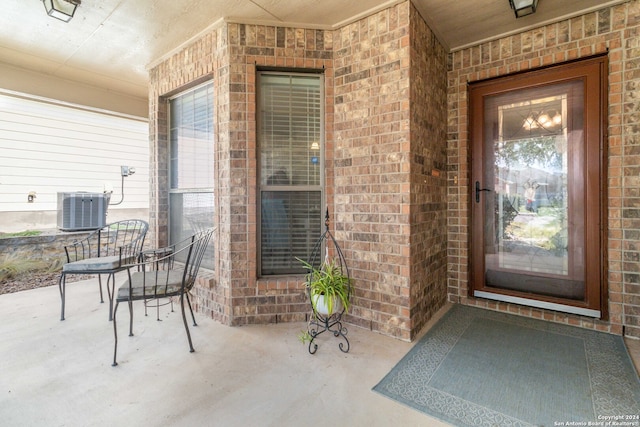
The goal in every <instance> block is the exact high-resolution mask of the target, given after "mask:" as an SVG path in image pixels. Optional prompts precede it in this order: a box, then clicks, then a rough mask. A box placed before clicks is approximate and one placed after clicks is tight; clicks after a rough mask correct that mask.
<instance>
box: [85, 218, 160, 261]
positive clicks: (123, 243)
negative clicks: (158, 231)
mask: <svg viewBox="0 0 640 427" xmlns="http://www.w3.org/2000/svg"><path fill="white" fill-rule="evenodd" d="M148 230H149V224H148V223H147V222H146V221H143V220H141V219H128V220H124V221H118V222H114V223H111V224H107V225H105V226H104V227H102V228H101V229H99V230H98V233H97V234H98V235H97V238H98V256H99V257H100V256H113V255H121V256H122V257H123V258H124V257H135V256H138V255H139V254H140V252H142V248H143V246H144V239H145V237H146V235H147V231H148Z"/></svg>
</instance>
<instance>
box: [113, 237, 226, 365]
mask: <svg viewBox="0 0 640 427" xmlns="http://www.w3.org/2000/svg"><path fill="white" fill-rule="evenodd" d="M213 230H214V229H213V228H209V229H206V230H202V231H199V232H197V233H196V234H194V235H193V236H191V237H188V238H187V239H184V240H183V241H181V242H179V243H176V244H175V245H170V246H168V247H165V248H160V249H156V250H155V251H145V254H144V258H145V260H144V261H142V262H139V263H135V264H131V265H128V266H127V279H126V280H125V282H124V283H123V284H122V285H121V286H120V287H119V289H118V293H117V294H116V297H115V301H116V304H115V307H114V309H113V336H114V347H113V366H116V365H117V364H118V363H117V361H116V355H117V351H118V328H117V324H116V313H117V312H118V305H119V304H120V303H121V302H127V303H128V304H129V336H133V301H143V302H144V304H145V310H146V305H147V303H149V302H151V301H153V302H154V304H155V306H156V307H158V306H159V302H158V301H159V300H160V299H165V298H167V299H168V303H170V304H172V311H173V298H176V297H178V298H179V299H180V309H181V311H182V320H183V322H184V328H185V330H186V332H187V340H188V342H189V351H190V352H193V351H194V349H193V343H192V341H191V334H190V332H189V325H188V324H187V317H186V314H185V309H184V305H185V300H186V301H187V305H188V306H189V311H190V312H191V319H192V320H193V326H197V323H196V318H195V316H194V315H193V308H192V307H191V301H190V299H189V292H190V291H191V289H192V288H193V286H194V284H195V282H196V277H197V275H198V270H199V269H200V263H201V262H202V258H203V256H204V253H205V251H206V250H207V245H208V244H209V240H210V239H211V235H212V234H213ZM145 315H146V311H145Z"/></svg>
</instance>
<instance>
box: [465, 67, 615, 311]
mask: <svg viewBox="0 0 640 427" xmlns="http://www.w3.org/2000/svg"><path fill="white" fill-rule="evenodd" d="M607 78H608V57H607V54H602V55H597V56H592V57H588V58H585V59H580V60H575V61H571V62H566V63H562V64H557V65H553V66H549V67H544V68H538V69H535V70H531V71H525V72H521V73H517V74H512V75H508V76H504V77H496V78H491V79H488V80H482V81H478V82H473V83H469V85H468V89H469V91H468V95H469V144H470V145H469V153H470V154H469V155H470V157H471V161H470V165H471V174H470V182H469V191H470V192H469V196H470V197H469V202H470V204H471V206H470V209H469V214H470V218H469V224H470V243H469V249H470V257H469V285H470V286H469V287H468V292H469V293H468V296H469V297H471V298H487V299H491V300H498V301H503V302H512V303H516V304H522V305H527V306H532V307H537V308H542V309H551V310H556V311H562V312H568V313H573V314H579V315H585V316H589V317H597V318H600V319H608V283H607V263H606V260H607V245H606V234H607V144H606V141H607V137H608V130H607V111H608V103H607V93H608V92H607ZM576 80H582V81H583V83H584V141H585V145H586V144H587V141H589V143H591V144H596V143H597V145H598V155H594V154H593V151H591V152H590V150H588V149H587V150H586V152H585V163H584V174H585V176H584V178H583V181H584V184H585V189H586V190H585V217H586V218H585V224H586V225H585V230H586V231H585V248H586V255H585V257H586V259H585V266H586V271H585V299H584V301H580V300H568V299H563V298H557V297H550V296H543V295H534V294H531V293H525V292H520V291H513V290H505V289H498V288H490V287H487V286H486V285H485V280H484V272H485V254H484V235H483V227H484V225H485V220H484V213H483V210H484V209H483V207H484V203H483V202H484V198H485V197H486V196H485V195H486V194H487V193H486V192H481V193H480V194H481V196H480V197H481V202H480V203H476V189H475V183H476V181H479V182H480V183H481V184H483V183H484V176H483V172H484V160H485V156H486V155H488V154H487V153H485V151H484V141H483V139H484V119H485V117H484V99H485V98H486V97H488V96H495V95H500V94H504V93H507V92H511V91H515V90H520V89H532V88H536V87H539V88H541V89H543V88H544V87H545V86H548V85H551V84H557V83H561V82H565V81H566V82H568V81H576ZM594 94H597V96H594ZM475 145H479V147H480V149H478V148H475ZM477 152H481V153H482V155H480V156H472V155H471V154H472V153H474V154H475V153H477ZM588 152H590V153H588ZM492 154H493V153H491V155H492ZM588 189H598V191H593V192H590V191H587V190H588Z"/></svg>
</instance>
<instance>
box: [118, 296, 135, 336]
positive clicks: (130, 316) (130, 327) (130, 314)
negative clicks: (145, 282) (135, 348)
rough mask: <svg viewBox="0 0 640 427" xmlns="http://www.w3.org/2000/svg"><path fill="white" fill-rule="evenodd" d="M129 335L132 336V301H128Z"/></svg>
mask: <svg viewBox="0 0 640 427" xmlns="http://www.w3.org/2000/svg"><path fill="white" fill-rule="evenodd" d="M116 304H117V303H116ZM129 336H130V337H132V336H133V301H129Z"/></svg>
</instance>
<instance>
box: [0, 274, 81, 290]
mask: <svg viewBox="0 0 640 427" xmlns="http://www.w3.org/2000/svg"><path fill="white" fill-rule="evenodd" d="M59 278H60V273H59V272H53V273H50V272H31V273H28V274H23V275H22V276H20V277H15V278H11V279H8V280H3V281H0V295H2V294H10V293H13V292H20V291H28V290H30V289H36V288H43V287H45V286H57V285H58V279H59ZM87 278H88V276H80V275H70V276H67V283H71V282H77V281H78V280H85V279H87Z"/></svg>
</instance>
